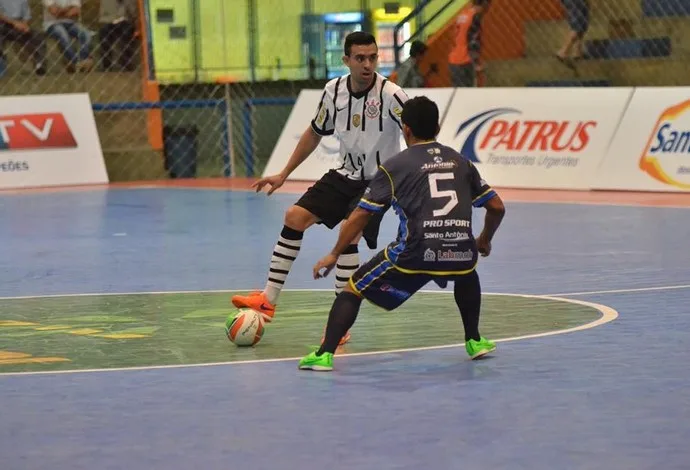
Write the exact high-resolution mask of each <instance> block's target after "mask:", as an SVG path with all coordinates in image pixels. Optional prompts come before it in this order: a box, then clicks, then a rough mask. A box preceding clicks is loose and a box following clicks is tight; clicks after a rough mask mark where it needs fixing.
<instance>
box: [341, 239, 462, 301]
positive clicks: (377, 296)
mask: <svg viewBox="0 0 690 470" xmlns="http://www.w3.org/2000/svg"><path fill="white" fill-rule="evenodd" d="M384 253H385V250H381V251H380V252H379V253H378V254H377V255H376V256H374V257H373V258H371V259H370V260H369V261H367V262H366V263H365V264H363V265H362V266H360V267H359V269H357V271H355V273H354V274H353V275H352V277H351V278H350V287H351V288H354V290H355V292H357V293H358V294H359V295H361V296H362V297H364V298H365V299H367V300H368V301H369V302H371V303H373V304H374V305H377V306H379V307H381V308H383V309H384V310H394V309H396V308H398V307H400V306H401V305H402V304H403V303H405V301H406V300H407V299H409V298H410V297H412V296H413V295H414V294H415V293H416V292H417V291H418V290H419V289H421V288H422V287H424V286H425V285H427V284H428V283H429V281H435V282H436V283H438V284H439V286H441V287H446V283H447V282H448V281H453V280H456V279H458V278H461V277H462V276H463V275H462V274H457V275H450V276H441V275H439V276H434V275H431V274H408V273H404V272H402V271H400V270H399V269H397V268H396V267H395V266H394V265H393V263H391V262H390V261H388V259H386V256H385V254H384ZM473 266H474V262H470V263H468V264H467V269H468V274H469V273H470V272H472V271H474V269H473Z"/></svg>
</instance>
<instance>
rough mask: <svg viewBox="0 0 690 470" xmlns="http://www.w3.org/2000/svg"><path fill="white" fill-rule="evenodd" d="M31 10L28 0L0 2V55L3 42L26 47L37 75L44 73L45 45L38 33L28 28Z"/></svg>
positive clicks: (1, 0)
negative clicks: (6, 41)
mask: <svg viewBox="0 0 690 470" xmlns="http://www.w3.org/2000/svg"><path fill="white" fill-rule="evenodd" d="M30 19H31V10H30V9H29V2H28V0H0V55H2V46H3V44H4V42H5V40H8V41H12V42H17V43H19V44H21V45H22V47H27V48H28V50H29V52H31V55H32V56H33V60H34V71H35V72H36V74H37V75H44V74H45V73H46V66H45V57H46V44H45V41H44V40H43V36H42V34H40V33H35V32H33V31H31V29H30V28H29V20H30Z"/></svg>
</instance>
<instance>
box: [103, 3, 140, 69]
mask: <svg viewBox="0 0 690 470" xmlns="http://www.w3.org/2000/svg"><path fill="white" fill-rule="evenodd" d="M137 13H138V12H137V1H136V0H101V9H100V13H99V22H100V23H101V27H100V30H99V32H98V39H99V43H100V49H101V56H102V65H103V69H104V70H110V69H111V68H113V66H114V65H115V63H117V65H118V68H119V69H120V70H129V71H131V70H134V68H135V67H136V64H135V62H134V55H135V53H136V49H137V41H136V38H135V33H136V27H135V26H136V23H135V21H136V20H137V17H138V14H137Z"/></svg>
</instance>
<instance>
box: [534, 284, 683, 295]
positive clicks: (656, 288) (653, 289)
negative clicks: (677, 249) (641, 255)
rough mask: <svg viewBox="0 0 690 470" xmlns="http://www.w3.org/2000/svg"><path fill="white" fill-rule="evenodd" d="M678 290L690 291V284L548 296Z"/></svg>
mask: <svg viewBox="0 0 690 470" xmlns="http://www.w3.org/2000/svg"><path fill="white" fill-rule="evenodd" d="M678 289H690V284H681V285H676V286H658V287H636V288H630V289H611V290H590V291H584V292H562V293H557V294H547V295H554V296H557V297H570V296H576V295H595V294H627V293H633V292H651V291H661V290H678Z"/></svg>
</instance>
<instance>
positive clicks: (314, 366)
mask: <svg viewBox="0 0 690 470" xmlns="http://www.w3.org/2000/svg"><path fill="white" fill-rule="evenodd" d="M299 369H300V370H315V371H319V372H328V371H331V370H333V353H329V352H325V353H323V354H321V355H320V356H317V355H316V351H313V352H311V353H309V354H308V355H307V356H304V357H303V358H302V360H301V361H299Z"/></svg>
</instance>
